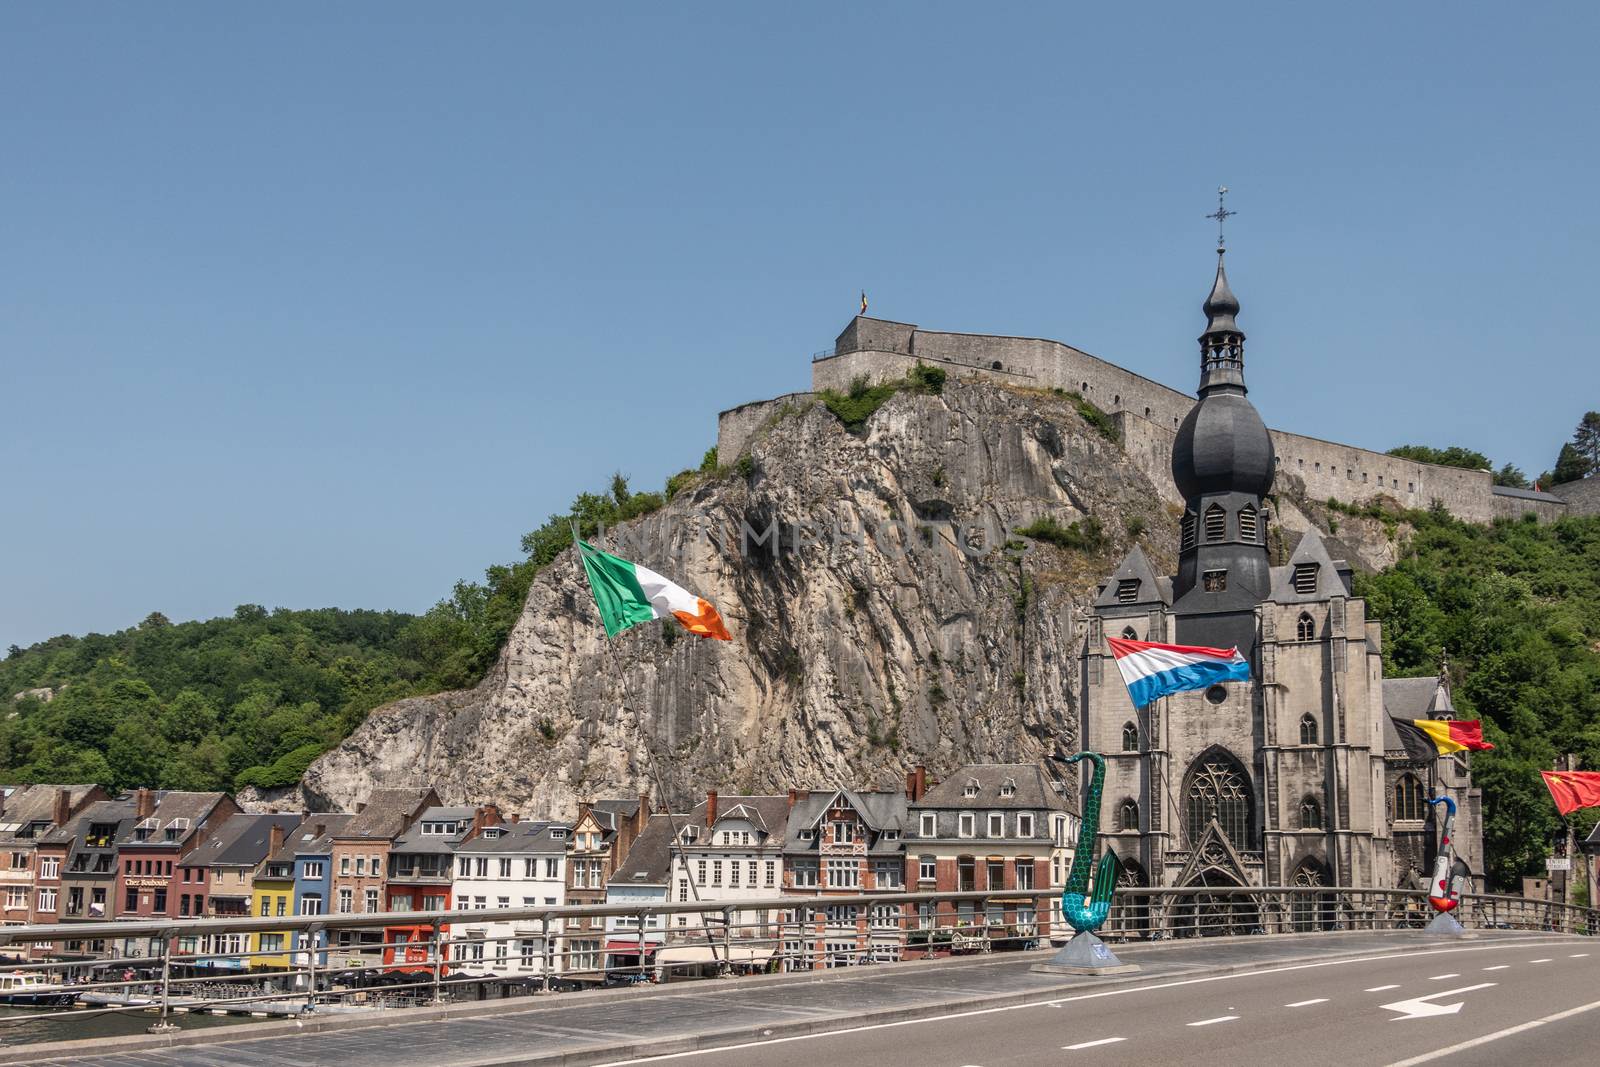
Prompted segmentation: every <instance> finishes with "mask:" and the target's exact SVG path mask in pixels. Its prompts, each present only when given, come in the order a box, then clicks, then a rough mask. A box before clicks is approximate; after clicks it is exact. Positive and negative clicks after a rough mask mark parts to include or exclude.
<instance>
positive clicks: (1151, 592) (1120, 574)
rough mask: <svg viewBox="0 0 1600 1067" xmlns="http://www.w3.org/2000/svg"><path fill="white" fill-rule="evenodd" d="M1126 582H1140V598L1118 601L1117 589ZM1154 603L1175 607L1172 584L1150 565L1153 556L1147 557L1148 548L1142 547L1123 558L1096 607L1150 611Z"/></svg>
mask: <svg viewBox="0 0 1600 1067" xmlns="http://www.w3.org/2000/svg"><path fill="white" fill-rule="evenodd" d="M1124 581H1136V582H1138V583H1139V587H1138V596H1137V599H1135V600H1132V601H1130V602H1128V603H1126V604H1124V603H1122V602H1121V601H1120V600H1119V599H1118V598H1117V589H1118V587H1119V586H1120V585H1121V584H1122V583H1123V582H1124ZM1152 604H1163V605H1165V606H1167V607H1171V606H1172V582H1171V581H1170V580H1169V581H1167V582H1165V583H1163V582H1162V581H1161V580H1160V579H1159V578H1157V577H1156V572H1155V568H1154V567H1152V566H1151V565H1150V557H1148V556H1146V555H1145V554H1144V549H1143V548H1140V547H1139V546H1138V545H1134V546H1133V550H1132V551H1130V552H1129V553H1128V555H1127V556H1126V557H1125V558H1124V559H1123V561H1122V564H1121V565H1120V566H1118V567H1117V570H1116V573H1114V574H1112V576H1111V578H1110V579H1109V580H1108V581H1107V582H1106V583H1105V585H1103V586H1101V587H1100V595H1099V596H1098V597H1096V598H1095V602H1094V606H1095V607H1097V608H1119V607H1120V608H1140V607H1142V608H1146V609H1148V608H1149V607H1150V605H1152Z"/></svg>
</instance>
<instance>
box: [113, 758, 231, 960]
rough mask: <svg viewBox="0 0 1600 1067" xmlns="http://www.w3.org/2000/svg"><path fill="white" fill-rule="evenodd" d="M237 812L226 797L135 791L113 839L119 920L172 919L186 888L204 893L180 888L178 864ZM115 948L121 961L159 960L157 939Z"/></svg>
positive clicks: (141, 939)
mask: <svg viewBox="0 0 1600 1067" xmlns="http://www.w3.org/2000/svg"><path fill="white" fill-rule="evenodd" d="M238 811H239V805H237V804H235V803H234V802H233V798H232V797H230V796H228V795H227V794H226V793H186V792H177V791H170V792H169V791H161V792H153V791H151V790H149V789H140V790H138V792H137V793H135V794H134V811H133V818H132V819H131V820H129V822H128V823H127V824H124V825H125V828H124V829H123V831H122V832H121V833H120V834H119V835H118V837H117V882H116V890H115V894H116V902H117V904H116V908H117V918H118V919H153V918H158V917H171V916H175V915H177V914H178V910H177V908H178V895H179V893H180V892H181V891H183V890H185V889H187V890H188V891H189V892H190V894H191V897H192V895H193V893H194V892H196V891H199V892H204V890H203V888H201V887H197V886H195V885H193V884H191V885H190V886H187V887H184V886H180V885H179V884H178V878H179V872H180V870H182V869H185V865H184V864H183V862H182V861H183V859H184V857H186V856H188V854H189V853H190V852H192V851H193V850H194V849H195V848H196V847H197V846H198V845H199V844H200V843H201V842H202V841H204V840H205V839H206V838H207V837H209V836H210V834H212V833H213V832H214V831H215V830H216V829H217V827H218V826H220V825H221V824H222V823H223V822H224V821H226V820H227V819H228V818H229V817H230V816H232V815H235V814H237V813H238ZM202 870H203V868H202ZM191 910H193V909H191ZM118 949H119V951H120V952H121V953H122V954H123V955H124V956H157V955H160V954H161V939H160V938H159V937H125V938H120V939H119V942H118Z"/></svg>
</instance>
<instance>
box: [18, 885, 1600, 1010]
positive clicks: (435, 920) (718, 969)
mask: <svg viewBox="0 0 1600 1067" xmlns="http://www.w3.org/2000/svg"><path fill="white" fill-rule="evenodd" d="M1058 894H1059V891H1049V890H1042V891H1041V890H1033V889H1011V890H1001V889H994V890H974V891H968V892H882V893H862V894H853V895H844V894H841V893H839V892H837V891H828V890H823V891H819V893H818V894H817V895H806V896H802V895H796V894H793V893H791V894H789V895H786V896H781V897H763V898H743V899H739V900H726V901H700V902H684V903H639V902H634V903H622V902H619V903H616V904H587V905H570V906H565V907H510V908H489V909H483V908H478V909H468V910H460V909H458V910H452V911H423V912H380V913H365V914H362V913H355V914H344V913H341V914H330V915H296V916H282V917H268V916H251V917H238V918H226V919H129V920H115V921H109V922H82V923H62V924H54V925H49V926H7V927H0V954H3V953H4V952H5V947H4V946H10V947H12V948H15V947H17V946H24V947H26V946H30V945H32V946H38V945H40V944H48V945H50V946H52V948H53V949H55V950H59V949H60V947H61V946H62V945H65V944H67V943H68V942H71V943H74V944H77V943H90V942H94V941H103V942H105V943H106V944H107V945H108V946H111V948H112V953H111V955H109V956H107V957H104V958H93V959H47V960H40V961H27V960H18V961H17V962H16V963H15V964H11V965H4V966H0V984H4V983H3V980H4V978H5V975H4V970H5V969H7V968H9V969H10V970H11V972H12V973H11V976H10V977H11V981H12V983H13V984H16V983H18V982H19V981H20V976H22V975H27V974H44V975H47V976H51V977H50V978H49V980H48V989H47V990H41V995H47V994H48V992H49V990H55V991H57V995H58V996H60V997H61V998H69V997H70V998H71V999H72V1000H75V1001H83V1002H84V1004H86V1005H88V1006H83V1005H80V1006H79V1007H78V1009H77V1010H75V1011H74V1012H72V1014H71V1016H70V1018H74V1019H75V1018H81V1017H84V1016H86V1015H93V1014H108V1013H119V1012H129V1011H140V1012H143V1011H156V1012H159V1014H160V1021H159V1022H157V1023H156V1024H155V1025H154V1026H153V1027H151V1029H152V1030H163V1029H169V1028H171V1027H172V1026H173V1025H174V1024H173V1023H172V1020H171V1017H172V1015H173V1014H174V1013H181V1012H187V1011H207V1012H236V1013H249V1014H257V1015H259V1014H267V1015H289V1014H299V1013H303V1012H310V1011H377V1010H384V1009H388V1008H395V1007H403V1006H409V1005H416V1004H440V1003H444V1002H446V1001H449V1000H459V999H468V998H476V999H487V998H488V997H489V996H491V995H493V996H497V997H508V996H516V995H523V994H533V993H551V992H560V991H563V990H567V989H572V988H579V987H592V986H596V985H601V984H624V983H626V984H632V983H640V982H659V981H672V980H680V979H683V978H687V977H698V976H726V975H733V974H739V973H752V972H771V971H809V970H813V969H824V968H828V969H831V968H837V967H853V966H862V965H882V964H889V963H893V962H895V961H899V960H903V959H928V958H938V957H942V956H957V955H963V954H969V953H988V952H1004V951H1013V950H1021V949H1029V948H1037V947H1043V946H1044V945H1046V944H1048V943H1049V942H1051V941H1054V942H1063V941H1065V940H1066V939H1067V938H1068V937H1070V936H1071V934H1072V931H1071V929H1070V928H1069V927H1067V926H1066V925H1064V924H1063V923H1062V922H1061V920H1060V915H1059V895H1058ZM1426 896H1427V895H1426V893H1425V892H1423V891H1420V890H1400V889H1364V888H1350V887H1320V886H1268V887H1243V888H1241V887H1210V886H1190V887H1185V888H1176V889H1174V888H1157V889H1144V888H1124V889H1119V890H1117V893H1116V896H1115V898H1114V901H1113V907H1112V911H1111V915H1110V917H1109V919H1108V920H1107V922H1106V924H1105V926H1104V928H1103V929H1102V930H1101V931H1100V935H1101V936H1102V937H1103V938H1105V939H1106V940H1108V941H1133V940H1152V941H1155V940H1166V939H1170V938H1183V937H1208V936H1223V935H1253V934H1309V933H1319V932H1331V931H1347V930H1405V929H1420V928H1421V927H1422V926H1424V925H1425V924H1426V923H1427V922H1428V921H1429V920H1430V919H1431V918H1432V917H1433V915H1434V912H1433V910H1432V908H1431V907H1429V905H1428V903H1427V899H1426ZM1457 914H1458V916H1459V918H1460V919H1461V920H1462V922H1463V923H1465V924H1466V925H1467V926H1469V927H1483V928H1489V929H1522V930H1539V931H1548V932H1558V933H1567V934H1582V935H1587V936H1596V935H1597V934H1600V911H1596V910H1595V909H1592V908H1579V907H1574V906H1569V905H1563V904H1558V903H1553V902H1547V901H1539V900H1530V899H1526V898H1521V897H1511V896H1500V895H1495V894H1469V895H1468V896H1466V897H1465V898H1464V899H1463V902H1462V905H1461V907H1460V909H1459V911H1458V913H1457ZM374 931H382V933H380V934H379V935H378V936H377V938H376V939H375V940H372V939H369V940H361V939H360V938H361V935H362V934H363V933H365V934H366V935H367V936H368V938H371V937H372V934H373V932H374ZM262 934H267V935H276V936H279V937H281V938H282V939H283V941H284V945H283V947H281V948H280V947H277V945H276V942H275V943H274V947H272V948H267V949H263V948H261V947H260V946H261V941H260V935H262ZM230 935H231V936H232V937H234V938H244V939H246V940H244V941H243V942H242V944H243V946H245V947H241V943H240V942H233V943H229V944H225V945H223V946H217V945H215V944H211V945H209V946H207V945H206V944H205V942H208V941H211V942H214V941H215V940H216V939H217V938H219V937H227V936H230ZM252 937H253V938H254V941H253V945H254V947H249V946H250V945H251V944H252V942H251V940H249V939H251V938H252ZM191 945H192V946H193V947H194V951H182V949H183V948H185V947H188V946H191ZM146 946H148V947H149V948H150V949H151V954H150V955H144V954H141V953H142V952H143V950H144V948H145V947H146ZM130 948H131V949H133V951H131V952H130V951H127V950H128V949H130ZM285 961H287V962H285ZM220 964H225V965H227V966H228V967H231V968H236V969H237V970H238V971H239V972H240V973H230V974H226V975H219V974H217V973H215V968H216V967H217V966H218V965H220ZM24 991H25V990H24ZM47 1017H56V1018H60V1016H59V1015H52V1014H51V1013H49V1012H44V1011H40V1012H32V1013H28V1012H24V1013H22V1014H18V1015H12V1016H10V1017H9V1018H8V1019H7V1020H6V1021H7V1022H8V1023H16V1022H20V1021H23V1020H27V1019H38V1018H47Z"/></svg>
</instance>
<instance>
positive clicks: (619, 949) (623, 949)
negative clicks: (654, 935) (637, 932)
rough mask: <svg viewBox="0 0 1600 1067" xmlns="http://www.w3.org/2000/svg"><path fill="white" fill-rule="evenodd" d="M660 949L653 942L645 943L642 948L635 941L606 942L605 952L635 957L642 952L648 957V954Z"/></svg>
mask: <svg viewBox="0 0 1600 1067" xmlns="http://www.w3.org/2000/svg"><path fill="white" fill-rule="evenodd" d="M660 947H661V946H660V945H658V944H657V943H656V942H654V941H646V942H645V943H644V945H643V946H642V947H641V946H640V944H639V942H637V941H607V942H606V951H607V952H610V953H614V954H616V955H619V956H637V955H639V954H640V952H641V950H642V951H643V953H644V955H646V956H648V955H650V953H652V952H654V951H655V950H656V949H658V948H660Z"/></svg>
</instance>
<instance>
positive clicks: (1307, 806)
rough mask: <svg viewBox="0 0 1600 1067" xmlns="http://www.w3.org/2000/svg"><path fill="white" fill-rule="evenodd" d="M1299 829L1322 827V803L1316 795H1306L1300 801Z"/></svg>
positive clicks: (1318, 828)
mask: <svg viewBox="0 0 1600 1067" xmlns="http://www.w3.org/2000/svg"><path fill="white" fill-rule="evenodd" d="M1300 829H1302V830H1320V829H1322V805H1321V804H1318V803H1317V798H1316V797H1306V798H1305V799H1304V800H1302V801H1301V802H1300Z"/></svg>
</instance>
